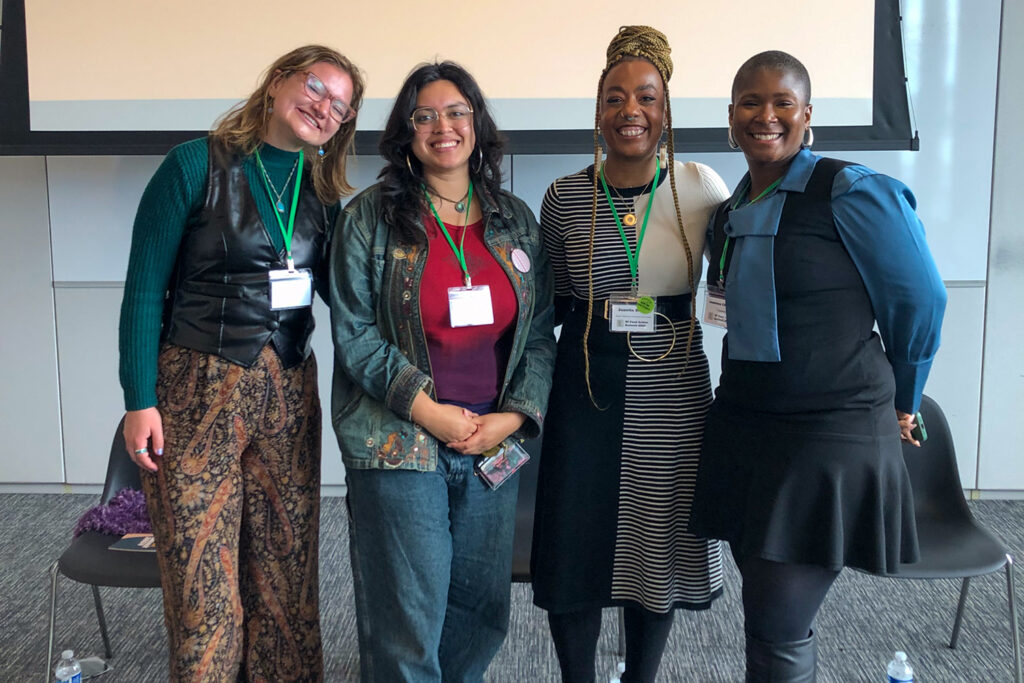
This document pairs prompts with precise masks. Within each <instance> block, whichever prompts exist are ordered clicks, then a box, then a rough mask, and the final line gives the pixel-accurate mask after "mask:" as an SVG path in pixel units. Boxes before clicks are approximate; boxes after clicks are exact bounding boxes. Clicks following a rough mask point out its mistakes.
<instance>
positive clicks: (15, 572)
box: [0, 494, 1024, 683]
mask: <svg viewBox="0 0 1024 683" xmlns="http://www.w3.org/2000/svg"><path fill="white" fill-rule="evenodd" d="M95 501H96V497H95V496H82V495H27V494H5V495H0V549H2V550H0V682H3V683H7V682H15V681H17V682H21V681H35V682H41V681H43V680H47V678H45V677H44V676H43V669H44V660H45V658H46V635H47V633H46V618H47V613H48V608H49V605H48V602H47V600H48V583H47V572H46V568H47V567H48V566H49V564H50V563H51V562H53V560H54V559H56V558H57V556H58V555H59V554H60V552H61V551H62V550H63V549H64V547H65V546H66V544H67V541H68V539H69V536H70V530H71V529H72V527H73V525H74V522H75V520H76V519H77V518H78V516H79V515H80V514H81V512H82V511H83V510H85V509H86V508H87V507H89V506H90V505H92V504H94V503H95ZM971 508H972V510H973V511H974V513H975V515H976V516H977V517H978V519H979V520H980V521H981V522H982V523H984V524H985V525H987V526H988V527H989V529H991V530H992V531H993V532H995V533H996V534H997V535H998V536H1000V537H1001V538H1003V539H1004V540H1005V541H1006V542H1007V543H1008V545H1009V546H1010V548H1011V550H1012V551H1013V552H1014V553H1015V554H1016V555H1018V556H1020V555H1021V549H1022V548H1024V501H980V502H973V503H971ZM321 533H322V559H321V607H322V622H323V631H324V639H325V640H324V642H325V651H324V657H325V665H326V672H325V673H326V675H325V680H327V681H355V680H358V668H359V664H358V651H357V647H356V636H355V633H356V628H355V618H354V612H353V607H352V596H351V588H350V587H351V573H350V568H349V563H348V550H347V541H346V528H345V515H344V503H343V501H342V499H340V498H325V499H324V505H323V517H322V532H321ZM737 578H738V577H737V574H736V571H735V568H734V567H733V566H732V565H731V564H730V565H729V567H728V573H727V575H726V590H725V596H724V597H723V599H721V600H719V601H718V602H717V603H716V604H715V605H714V607H713V608H712V609H711V610H710V611H708V612H703V613H696V614H691V613H686V612H680V613H679V615H678V617H677V619H676V625H675V627H674V628H673V631H672V636H671V639H670V641H669V645H668V649H667V652H666V653H665V659H664V661H663V663H662V667H661V674H660V676H659V681H699V682H708V683H717V682H725V681H740V680H742V678H743V674H742V669H743V643H742V636H741V634H742V628H741V614H740V607H739V595H738V581H737ZM101 592H102V595H103V600H104V607H105V610H106V616H107V623H108V624H109V625H110V628H111V638H112V640H113V647H114V654H115V658H114V660H113V665H114V667H115V670H114V671H113V672H111V673H109V674H107V675H105V676H102V677H101V678H98V679H96V680H98V681H102V682H103V683H115V682H118V681H124V682H129V681H131V682H133V683H134V682H137V681H147V682H148V681H160V680H165V679H166V677H167V664H166V655H167V649H166V646H165V645H164V633H163V620H162V616H161V607H160V595H159V591H157V590H133V589H101ZM958 593H959V582H954V581H945V580H943V581H932V582H929V581H907V580H893V579H879V578H875V577H870V576H866V575H863V574H859V573H857V572H853V571H846V572H843V574H842V575H841V576H840V578H839V580H838V582H837V583H836V585H835V587H834V588H833V590H832V592H831V593H830V594H829V598H828V599H827V601H826V603H825V605H824V607H823V608H822V611H821V614H820V616H819V619H818V626H817V629H818V633H819V636H820V664H819V675H818V681H819V682H820V683H835V682H847V681H864V682H868V681H883V680H885V666H886V663H887V662H888V660H889V659H890V658H891V656H892V651H893V650H894V649H897V648H898V649H903V650H906V651H907V652H908V653H909V655H910V660H911V663H912V664H913V666H914V668H915V670H916V671H915V673H916V674H917V678H916V680H918V681H930V682H946V681H949V682H958V681H972V682H973V681H1009V680H1012V653H1011V647H1010V634H1009V629H1008V617H1007V606H1006V584H1005V581H1004V578H1003V574H1001V573H1000V574H996V575H992V576H989V577H983V578H980V579H976V580H975V581H974V582H973V584H972V587H971V596H970V599H969V602H968V608H967V614H966V617H965V619H964V627H963V631H962V634H961V638H960V643H959V646H958V647H957V649H956V650H950V649H949V648H947V647H946V643H947V642H948V640H949V635H950V630H951V628H952V620H953V615H954V613H955V611H956V601H957V596H958ZM1021 594H1022V595H1024V591H1022V592H1021ZM512 603H513V610H512V623H511V627H510V632H509V637H508V639H507V641H506V643H505V646H504V648H503V649H502V651H501V652H500V653H499V655H498V657H497V659H495V661H494V663H493V665H492V666H491V669H490V671H489V672H488V676H487V680H488V681H494V682H498V681H500V682H505V681H510V682H511V681H557V680H558V674H557V671H558V669H557V663H556V661H555V655H554V649H553V647H552V645H551V643H550V639H549V638H548V634H547V622H546V620H545V618H544V614H543V612H541V611H540V610H538V609H537V608H535V607H533V605H532V604H531V601H530V590H529V586H526V585H515V586H513V588H512ZM616 633H617V623H616V621H615V614H614V612H611V611H606V614H605V624H604V629H603V632H602V640H601V643H600V649H599V658H598V683H601V682H602V681H607V680H608V679H609V678H610V677H611V676H612V674H613V672H614V667H615V662H616V656H615V655H614V649H615V644H616ZM56 641H57V646H56V647H57V649H58V650H60V649H62V648H73V649H74V650H75V651H76V652H77V653H79V654H80V655H89V654H100V653H101V652H102V642H101V640H100V636H99V627H98V626H97V622H96V616H95V611H94V609H93V604H92V596H91V593H90V591H89V589H88V588H87V587H85V586H82V585H80V584H76V583H74V582H71V581H69V580H66V579H65V580H63V581H62V582H61V583H60V584H59V598H58V620H57V637H56ZM54 664H55V663H54ZM48 668H50V672H51V675H50V676H49V678H48V679H49V680H52V665H51V667H48Z"/></svg>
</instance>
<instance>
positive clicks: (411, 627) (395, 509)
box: [345, 446, 519, 683]
mask: <svg viewBox="0 0 1024 683" xmlns="http://www.w3.org/2000/svg"><path fill="white" fill-rule="evenodd" d="M475 460H476V458H474V457H471V456H465V455H460V454H458V453H456V452H455V451H452V450H450V449H448V448H446V447H444V446H440V447H439V449H438V459H437V469H436V470H435V471H433V472H416V471H412V470H357V469H349V470H348V471H347V473H346V477H345V478H346V482H347V484H348V509H349V549H350V551H351V554H352V576H353V580H354V584H355V599H356V621H357V624H358V627H359V659H360V670H361V679H362V681H364V683H371V682H383V683H398V682H399V681H409V682H415V683H420V682H421V681H422V682H426V681H444V682H445V683H449V682H452V683H454V682H456V681H457V682H460V683H461V682H470V681H473V682H479V681H483V675H484V672H485V671H486V670H487V667H488V665H489V664H490V662H491V660H492V659H493V658H494V655H495V654H497V652H498V650H499V648H501V644H502V642H503V641H504V640H505V634H506V632H507V631H508V619H509V593H510V583H511V574H512V536H513V534H514V532H515V509H516V498H517V494H518V491H519V477H518V475H515V476H513V477H512V479H511V480H509V481H507V482H505V484H504V485H503V486H501V487H500V488H499V489H497V490H496V491H492V490H490V489H488V488H487V487H486V486H485V485H484V483H483V482H482V481H481V480H480V478H479V477H476V476H474V474H473V463H474V462H475Z"/></svg>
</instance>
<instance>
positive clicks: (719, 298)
mask: <svg viewBox="0 0 1024 683" xmlns="http://www.w3.org/2000/svg"><path fill="white" fill-rule="evenodd" d="M704 322H706V323H707V324H708V325H714V326H715V327H721V328H723V329H726V324H725V290H724V289H722V288H720V287H716V286H713V285H712V286H709V287H708V289H707V293H706V295H705V297H704Z"/></svg>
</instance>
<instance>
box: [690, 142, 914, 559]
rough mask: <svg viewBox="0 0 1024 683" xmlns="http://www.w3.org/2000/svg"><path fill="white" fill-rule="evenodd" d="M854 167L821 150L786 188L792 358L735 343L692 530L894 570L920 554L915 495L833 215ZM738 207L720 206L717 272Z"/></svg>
mask: <svg viewBox="0 0 1024 683" xmlns="http://www.w3.org/2000/svg"><path fill="white" fill-rule="evenodd" d="M842 166H843V163H842V162H836V161H834V160H829V159H822V160H821V161H819V162H818V164H817V165H816V167H815V169H814V172H813V174H812V175H811V178H810V181H809V182H808V185H807V187H806V190H805V192H804V193H789V194H788V196H787V198H786V203H785V206H784V208H783V212H782V217H781V220H780V223H779V228H778V233H777V235H776V237H775V249H774V264H773V265H774V274H775V290H776V307H777V320H778V340H779V350H780V353H781V362H776V363H767V362H756V361H738V360H732V359H730V358H729V349H728V335H727V336H726V338H725V340H724V342H723V349H722V377H721V381H720V385H719V388H718V391H717V394H716V397H715V401H714V403H713V404H712V406H711V409H710V411H709V413H708V417H707V421H706V423H705V430H704V445H703V449H702V453H701V466H700V473H699V475H698V481H697V492H696V497H695V501H694V506H693V513H692V517H691V529H693V530H694V531H695V532H696V533H698V534H702V535H706V536H710V537H712V538H720V539H723V540H727V541H728V542H729V543H730V545H731V546H732V548H733V550H734V551H738V552H739V553H740V554H742V555H745V556H756V557H761V558H765V559H768V560H774V561H778V562H787V563H798V564H815V565H820V566H822V567H826V568H829V569H833V570H838V569H840V568H842V567H844V566H852V567H857V568H859V569H863V570H866V571H869V572H874V573H878V574H892V573H895V572H897V570H898V565H899V563H901V562H913V561H915V560H916V559H917V552H918V551H917V534H916V528H915V526H914V518H913V512H914V505H913V498H912V494H911V490H910V482H909V479H908V476H907V472H906V468H905V466H904V463H903V456H902V449H901V445H900V438H899V427H898V423H897V420H896V416H895V415H896V413H895V409H894V406H893V396H894V393H895V382H894V379H893V373H892V368H891V366H890V365H889V362H888V361H887V359H886V357H885V353H884V351H883V349H882V345H881V342H880V340H879V337H878V335H877V334H875V332H874V331H873V326H874V312H873V309H872V306H871V302H870V299H869V298H868V293H867V290H866V289H865V286H864V282H863V280H862V279H861V276H860V274H859V272H858V271H857V268H856V266H855V265H854V263H853V261H852V259H851V258H850V256H849V254H848V253H847V251H846V249H845V248H844V246H843V244H842V242H841V240H840V237H839V234H838V233H837V231H836V227H835V224H834V222H833V219H832V212H831V203H830V190H831V187H832V182H833V180H834V178H835V175H836V173H837V172H838V171H839V169H840V168H841V167H842ZM727 216H728V211H727V210H726V209H725V208H724V207H723V208H720V209H719V211H718V212H717V213H716V218H715V234H714V241H713V246H712V258H711V264H712V265H711V267H710V269H709V273H708V282H709V283H712V282H716V281H717V280H718V263H719V259H720V257H721V254H722V247H723V242H724V233H723V226H724V224H725V222H726V220H727ZM726 274H727V275H728V263H727V265H726ZM730 322H731V323H733V324H734V325H735V324H736V322H737V321H730Z"/></svg>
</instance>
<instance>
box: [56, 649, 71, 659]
mask: <svg viewBox="0 0 1024 683" xmlns="http://www.w3.org/2000/svg"><path fill="white" fill-rule="evenodd" d="M60 658H61V659H74V658H75V651H74V650H64V652H61V653H60Z"/></svg>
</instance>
